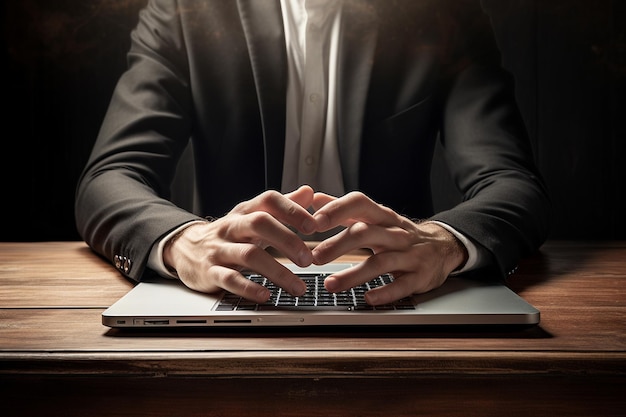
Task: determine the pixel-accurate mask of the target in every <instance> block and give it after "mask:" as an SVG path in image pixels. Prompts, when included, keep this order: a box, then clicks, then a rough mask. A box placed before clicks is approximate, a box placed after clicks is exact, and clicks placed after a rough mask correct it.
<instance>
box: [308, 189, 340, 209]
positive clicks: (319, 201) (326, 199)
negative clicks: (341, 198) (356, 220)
mask: <svg viewBox="0 0 626 417" xmlns="http://www.w3.org/2000/svg"><path fill="white" fill-rule="evenodd" d="M336 199H337V197H334V196H332V195H330V194H325V193H319V192H318V193H315V194H314V195H313V201H312V203H311V205H312V206H313V210H314V211H317V210H319V209H320V208H322V207H324V206H325V205H326V204H328V203H330V202H331V201H335V200H336Z"/></svg>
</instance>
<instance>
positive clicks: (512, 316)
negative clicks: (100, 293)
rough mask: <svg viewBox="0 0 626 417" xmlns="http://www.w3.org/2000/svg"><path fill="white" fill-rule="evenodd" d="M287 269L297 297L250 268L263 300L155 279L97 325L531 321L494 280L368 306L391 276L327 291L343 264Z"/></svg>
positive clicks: (451, 281)
mask: <svg viewBox="0 0 626 417" xmlns="http://www.w3.org/2000/svg"><path fill="white" fill-rule="evenodd" d="M287 266H288V267H289V268H290V269H291V270H292V271H293V272H294V273H296V274H298V275H299V276H300V277H301V278H302V279H303V280H305V281H306V283H307V292H306V294H305V295H304V296H302V297H293V296H291V295H290V294H288V293H286V292H284V291H282V290H281V289H280V288H278V287H276V286H275V285H273V284H272V283H271V281H269V280H268V279H267V278H265V277H263V276H260V275H256V274H253V273H250V274H246V276H247V277H248V278H249V279H251V280H253V281H255V282H257V283H259V284H261V285H265V286H267V287H269V289H270V290H271V292H272V296H271V298H270V300H269V301H268V302H267V303H264V304H255V303H253V302H250V301H248V300H245V299H242V298H240V297H238V296H235V295H234V294H231V293H228V292H222V293H220V294H204V293H199V292H196V291H193V290H190V289H188V288H187V287H185V286H184V285H183V284H182V283H181V282H179V281H176V280H166V279H162V280H158V281H153V282H141V283H139V284H137V285H136V286H135V287H134V288H133V289H132V290H130V291H129V292H128V293H127V294H126V295H125V296H124V297H122V298H121V299H119V300H118V301H117V302H116V303H115V304H113V305H112V306H111V307H109V308H108V309H106V310H105V311H104V312H103V313H102V323H103V324H104V325H106V326H109V327H115V328H138V327H140V328H147V327H205V326H208V327H233V326H237V327H243V326H327V325H332V326H381V325H386V326H394V325H454V326H464V325H535V324H537V323H539V315H540V314H539V311H538V310H537V309H536V308H535V307H533V306H532V305H530V304H529V303H528V302H526V301H525V300H523V299H522V298H521V297H519V296H518V295H517V294H515V293H514V292H513V291H512V290H510V289H509V288H508V287H507V286H505V285H504V284H503V283H499V282H492V281H487V280H476V279H470V278H461V277H450V278H448V280H447V281H446V283H445V284H444V285H443V286H441V287H439V288H438V289H436V290H433V291H430V292H428V293H425V294H419V295H414V296H411V297H409V298H405V299H403V300H399V301H397V302H395V303H393V304H388V305H383V306H376V307H372V306H370V305H368V304H366V303H365V301H364V299H363V295H364V293H365V292H366V291H368V290H369V289H371V288H374V287H377V286H381V285H387V284H388V283H389V282H391V281H392V280H393V277H392V276H391V275H381V276H379V277H377V278H376V279H373V280H372V281H370V282H368V283H366V284H363V285H361V286H359V287H355V288H352V289H351V290H349V291H344V292H342V293H337V294H333V293H328V292H327V291H326V290H325V288H324V279H325V277H326V276H328V275H329V274H331V273H333V272H336V271H338V270H341V269H344V268H349V267H351V266H352V265H351V264H348V263H331V264H328V265H324V266H311V267H307V268H300V267H297V266H295V265H291V264H290V265H287Z"/></svg>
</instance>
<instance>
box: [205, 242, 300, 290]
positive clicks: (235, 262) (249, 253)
mask: <svg viewBox="0 0 626 417" xmlns="http://www.w3.org/2000/svg"><path fill="white" fill-rule="evenodd" d="M219 252H220V253H219V254H218V255H216V258H219V259H218V261H217V262H216V263H219V264H220V265H225V266H229V267H231V268H232V269H233V270H234V269H236V268H240V269H245V270H250V271H254V272H256V273H258V274H260V275H263V276H264V277H266V278H268V279H269V280H270V281H272V282H273V283H274V284H276V285H278V286H279V287H281V288H283V289H284V290H285V291H287V292H289V293H290V294H292V295H294V296H300V295H303V294H304V293H305V292H306V284H305V283H304V281H302V279H300V278H298V277H297V276H296V275H295V274H294V273H293V272H291V271H290V270H289V269H288V268H287V267H285V266H284V265H282V264H281V263H280V262H278V261H277V260H276V258H274V257H273V256H272V255H270V254H269V253H267V252H266V251H264V250H263V249H261V248H259V247H258V246H256V245H253V244H228V245H224V246H223V247H222V248H221V249H220V251H219ZM226 278H231V277H230V276H229V275H227V276H226ZM228 284H229V283H224V282H219V283H218V285H219V286H220V288H225V286H224V285H228ZM225 289H226V288H225ZM237 294H239V293H237Z"/></svg>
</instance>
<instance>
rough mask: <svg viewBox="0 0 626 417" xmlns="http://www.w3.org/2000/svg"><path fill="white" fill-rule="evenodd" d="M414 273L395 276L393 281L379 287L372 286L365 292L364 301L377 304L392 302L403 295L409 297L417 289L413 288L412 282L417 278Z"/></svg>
mask: <svg viewBox="0 0 626 417" xmlns="http://www.w3.org/2000/svg"><path fill="white" fill-rule="evenodd" d="M414 275H415V274H407V275H406V276H403V277H402V278H404V279H400V278H395V279H394V280H393V282H391V283H389V284H387V285H383V286H381V287H377V288H373V289H371V290H369V291H368V292H366V293H365V302H367V303H368V304H370V305H373V306H377V305H383V304H389V303H393V302H394V301H397V300H400V299H402V298H405V297H409V296H411V295H412V294H414V293H416V292H417V291H414V290H413V284H414V283H413V282H412V281H415V280H417V277H414Z"/></svg>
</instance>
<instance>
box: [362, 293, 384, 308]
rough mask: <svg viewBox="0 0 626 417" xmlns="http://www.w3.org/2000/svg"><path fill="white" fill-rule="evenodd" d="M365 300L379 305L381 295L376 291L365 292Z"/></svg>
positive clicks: (370, 303)
mask: <svg viewBox="0 0 626 417" xmlns="http://www.w3.org/2000/svg"><path fill="white" fill-rule="evenodd" d="M365 302H366V303H367V304H369V305H372V306H374V305H378V304H379V302H380V297H379V295H378V294H376V291H368V292H366V293H365Z"/></svg>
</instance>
